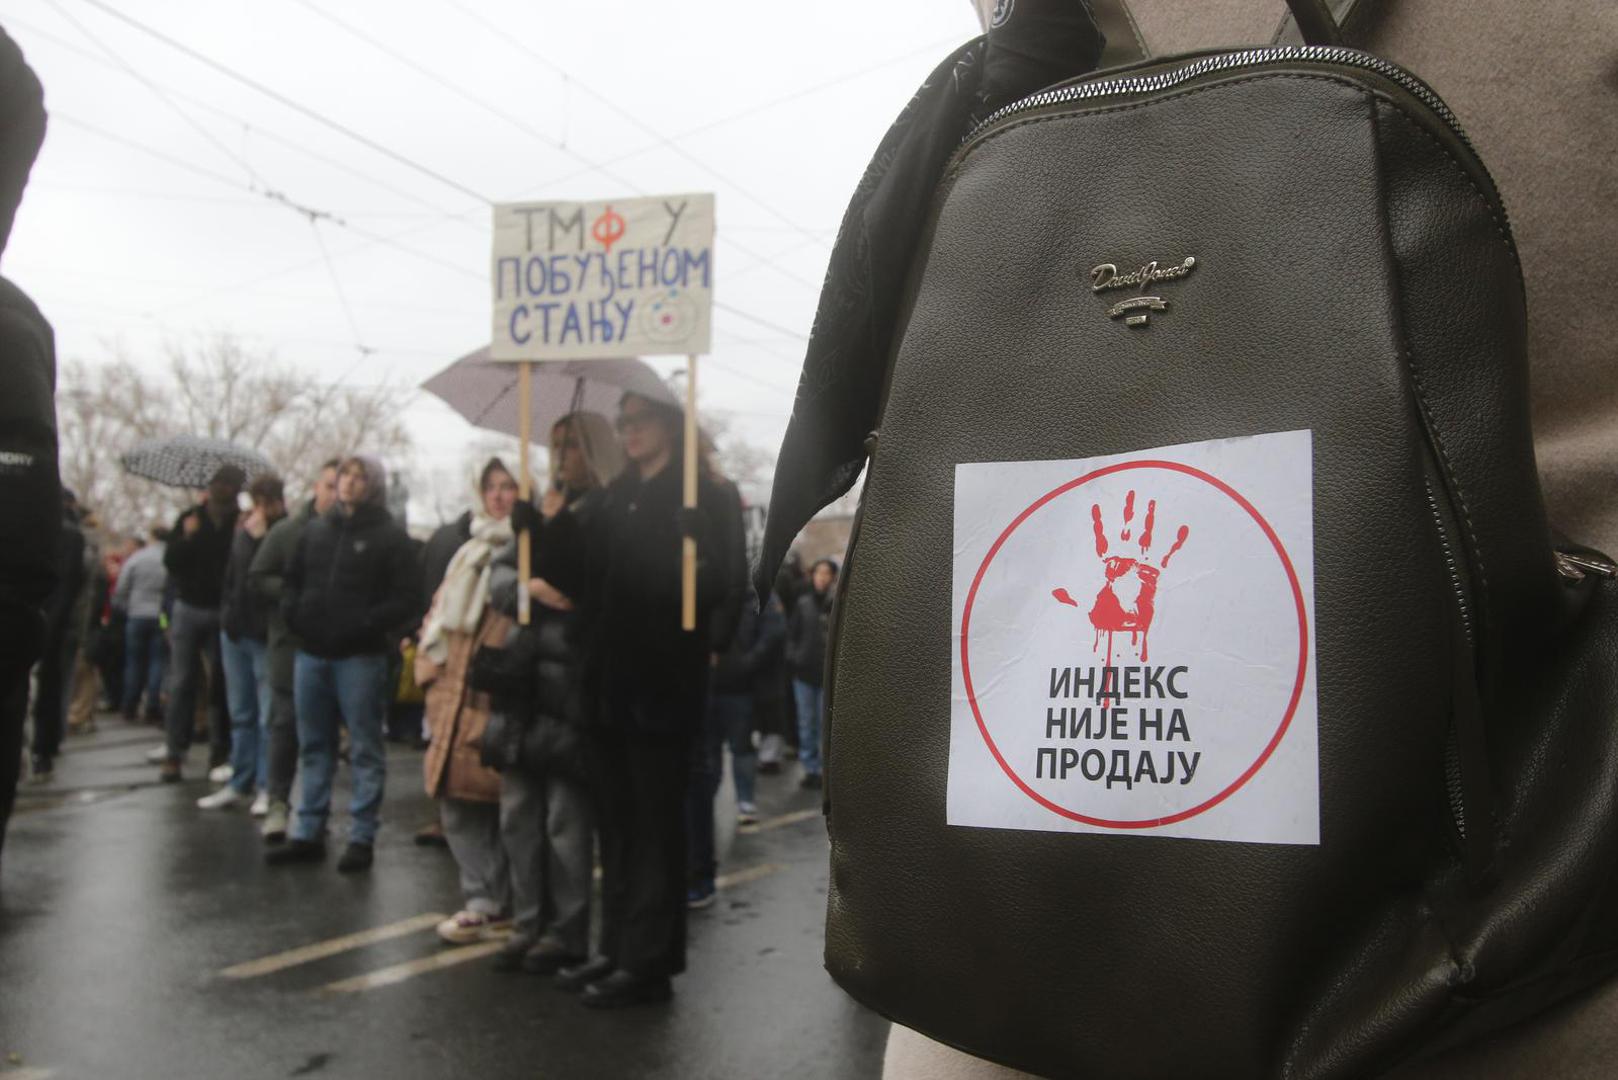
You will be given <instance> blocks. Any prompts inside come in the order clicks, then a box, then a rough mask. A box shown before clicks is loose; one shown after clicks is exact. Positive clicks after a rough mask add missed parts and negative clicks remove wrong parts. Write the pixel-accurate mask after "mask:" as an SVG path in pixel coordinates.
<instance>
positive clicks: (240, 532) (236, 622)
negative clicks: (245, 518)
mask: <svg viewBox="0 0 1618 1080" xmlns="http://www.w3.org/2000/svg"><path fill="white" fill-rule="evenodd" d="M268 539H269V534H268V533H265V534H264V535H263V536H261V537H259V538H258V539H256V540H255V539H254V538H253V537H252V536H251V535H249V534H248V532H247V530H246V529H237V530H236V535H235V536H234V537H233V538H232V539H231V541H230V558H228V559H226V560H225V580H224V586H223V588H222V590H221V595H220V604H219V627H220V629H221V630H223V631H224V632H225V636H226V637H228V638H230V640H232V641H240V640H242V639H243V638H248V639H250V640H253V641H264V640H266V639H267V638H268V637H269V633H270V624H269V612H268V611H267V610H266V609H265V606H264V604H263V602H262V601H260V600H259V598H258V597H257V596H256V595H254V593H253V590H252V581H251V578H250V575H251V572H252V566H253V559H254V557H255V556H257V555H258V552H259V549H260V548H262V547H263V546H264V541H266V540H268Z"/></svg>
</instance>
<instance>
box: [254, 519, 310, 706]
mask: <svg viewBox="0 0 1618 1080" xmlns="http://www.w3.org/2000/svg"><path fill="white" fill-rule="evenodd" d="M314 516H315V504H314V500H313V499H311V500H310V501H309V502H306V503H304V504H303V506H302V508H301V509H299V510H298V511H297V512H296V513H294V514H292V515H290V516H288V517H284V518H282V519H281V520H280V521H277V522H276V523H275V524H274V525H272V526H271V527H270V531H269V532H267V533H265V534H264V542H263V543H262V544H260V545H259V546H258V551H257V553H256V554H254V556H253V562H252V565H251V566H249V567H248V570H247V586H248V589H249V590H250V591H251V592H252V594H253V596H254V598H255V599H257V601H258V603H259V605H260V606H261V607H262V609H263V610H264V613H265V616H266V627H265V629H266V631H267V636H266V639H267V640H268V641H269V645H270V653H269V674H270V685H271V686H273V687H275V688H276V689H277V690H281V691H284V692H286V693H289V694H290V693H291V692H292V665H293V657H294V654H295V653H296V652H297V651H298V649H299V647H300V644H301V643H300V642H299V641H298V635H296V634H294V633H293V632H292V630H291V628H290V627H288V626H287V620H286V614H285V613H284V612H283V610H282V607H281V602H282V596H283V594H284V592H285V584H286V575H287V570H288V568H290V567H291V565H292V556H293V555H295V554H296V553H297V551H298V541H299V540H301V539H302V538H303V530H304V527H305V526H306V525H308V524H309V522H310V520H311V519H312V518H313V517H314Z"/></svg>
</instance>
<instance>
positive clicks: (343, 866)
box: [337, 844, 372, 874]
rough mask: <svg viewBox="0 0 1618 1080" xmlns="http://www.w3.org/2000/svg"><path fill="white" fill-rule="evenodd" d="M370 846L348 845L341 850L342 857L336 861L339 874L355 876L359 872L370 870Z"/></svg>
mask: <svg viewBox="0 0 1618 1080" xmlns="http://www.w3.org/2000/svg"><path fill="white" fill-rule="evenodd" d="M371 860H372V854H371V845H370V844H350V845H348V846H347V847H346V848H344V849H343V857H342V858H340V859H338V860H337V872H338V873H339V874H357V873H359V872H360V871H361V870H369V869H370V868H371Z"/></svg>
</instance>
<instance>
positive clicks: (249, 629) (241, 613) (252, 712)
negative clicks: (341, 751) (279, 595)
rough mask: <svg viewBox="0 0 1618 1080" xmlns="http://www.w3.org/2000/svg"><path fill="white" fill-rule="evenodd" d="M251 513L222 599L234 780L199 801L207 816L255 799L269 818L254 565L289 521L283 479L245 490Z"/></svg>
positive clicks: (264, 627) (266, 683) (266, 707)
mask: <svg viewBox="0 0 1618 1080" xmlns="http://www.w3.org/2000/svg"><path fill="white" fill-rule="evenodd" d="M247 493H248V495H249V496H250V497H251V498H252V500H253V509H252V510H251V511H249V512H248V514H247V516H246V518H244V519H243V520H242V524H241V527H240V528H239V529H237V530H236V535H235V536H234V537H232V538H231V542H230V558H229V559H228V560H227V561H226V563H225V580H224V585H223V587H222V589H221V593H220V607H219V627H220V629H219V655H220V659H221V662H222V669H223V671H224V675H225V698H226V701H227V702H228V704H229V707H230V779H229V780H228V781H227V782H226V783H225V784H224V786H222V787H221V788H220V789H219V790H218V791H216V792H214V793H213V794H212V795H205V796H203V797H202V798H200V799H198V800H197V806H198V807H199V808H201V809H203V810H223V809H226V808H228V807H231V806H234V805H236V804H237V803H238V802H243V801H245V800H246V799H247V798H248V797H250V796H251V797H252V799H253V803H252V806H251V807H250V808H249V809H250V810H251V812H252V814H253V815H254V816H255V817H263V816H264V815H265V814H267V813H268V812H269V808H270V796H269V793H268V791H267V790H266V783H267V780H268V776H267V770H268V753H267V751H268V743H269V734H268V731H267V727H268V724H269V719H270V696H271V695H270V678H269V642H268V638H269V632H270V631H269V617H268V613H267V612H266V610H265V607H264V603H263V601H262V600H261V599H260V598H259V597H258V596H257V595H256V594H255V592H254V591H253V589H252V581H251V576H250V571H251V568H252V565H253V559H254V557H255V556H257V555H258V552H259V548H260V547H262V546H263V544H264V538H265V536H267V535H268V534H269V531H270V529H271V528H272V527H273V526H274V525H275V524H276V523H277V522H279V521H280V520H281V519H282V518H284V517H286V514H287V504H286V495H285V492H284V490H283V488H282V485H281V478H280V477H279V476H276V475H274V474H273V473H265V474H264V475H262V476H257V477H254V479H253V483H252V484H251V486H249V487H248V489H247Z"/></svg>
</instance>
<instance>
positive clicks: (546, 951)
mask: <svg viewBox="0 0 1618 1080" xmlns="http://www.w3.org/2000/svg"><path fill="white" fill-rule="evenodd" d="M587 959H589V958H588V957H585V956H579V955H578V954H577V953H570V952H563V951H562V949H561V947H560V946H559V945H557V944H556V943H555V942H553V941H541V942H539V943H538V944H537V945H533V946H531V947H530V948H528V949H527V950H525V951H524V952H523V958H522V969H523V970H524V971H526V972H528V974H530V975H555V974H556V973H557V972H558V971H561V970H562V969H563V968H572V967H575V966H577V965H579V964H582V963H584V962H585V960H587Z"/></svg>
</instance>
